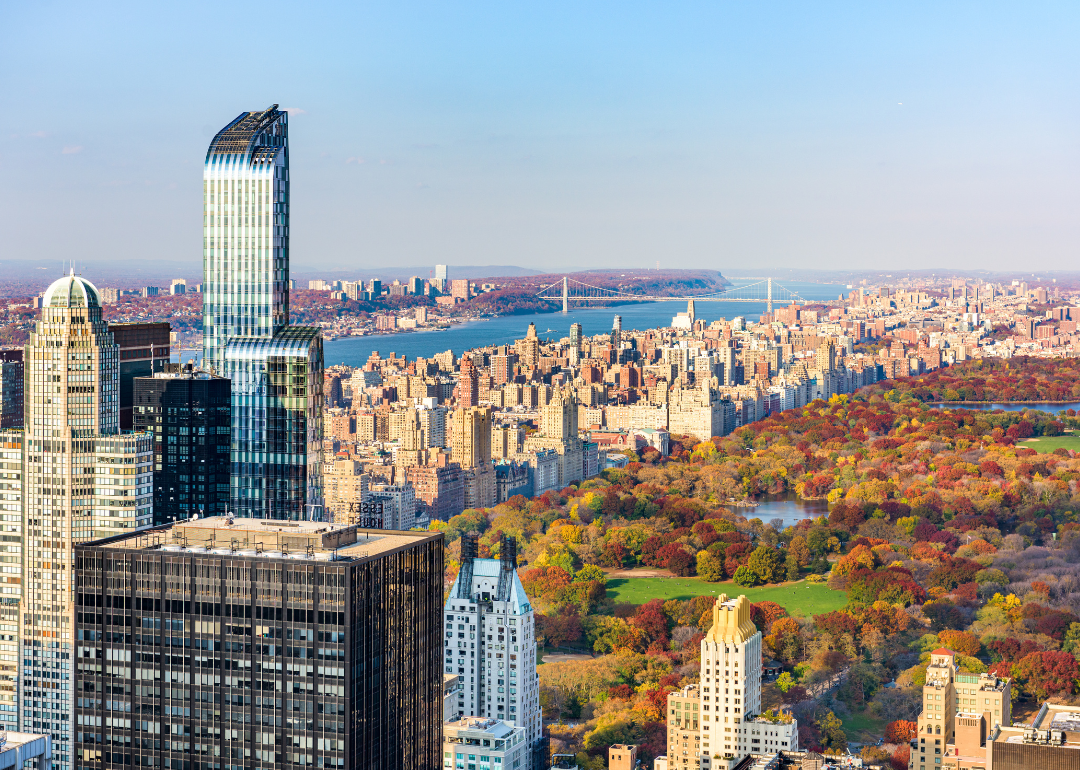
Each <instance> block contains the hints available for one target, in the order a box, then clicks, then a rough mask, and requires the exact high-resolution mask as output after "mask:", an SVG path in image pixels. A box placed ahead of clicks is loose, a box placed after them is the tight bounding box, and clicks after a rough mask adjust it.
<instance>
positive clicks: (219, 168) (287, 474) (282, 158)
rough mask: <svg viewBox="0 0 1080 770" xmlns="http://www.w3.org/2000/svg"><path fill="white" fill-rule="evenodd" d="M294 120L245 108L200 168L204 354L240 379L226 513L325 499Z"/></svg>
mask: <svg viewBox="0 0 1080 770" xmlns="http://www.w3.org/2000/svg"><path fill="white" fill-rule="evenodd" d="M288 134H289V131H288V115H287V114H286V113H285V112H282V111H281V110H279V109H278V108H277V105H276V104H275V105H274V106H272V107H270V108H269V109H266V110H263V111H262V112H245V113H242V114H241V115H240V116H239V117H238V118H236V119H235V120H233V121H232V122H231V123H229V124H228V125H227V126H225V128H223V129H221V131H219V132H218V134H217V136H215V137H214V140H213V141H212V142H211V143H210V148H209V150H207V153H206V164H205V167H204V170H203V292H204V293H203V355H204V361H205V365H206V366H209V367H212V368H213V370H214V371H215V373H217V374H220V375H222V376H225V377H228V378H229V379H231V380H232V435H231V450H230V455H231V461H232V462H231V465H232V477H231V480H230V484H231V487H230V496H229V498H230V501H229V508H230V512H231V513H234V514H236V515H238V516H254V517H259V518H275V519H304V518H308V517H309V516H310V514H311V513H312V512H313V510H314V508H315V507H316V506H319V505H321V503H322V489H321V486H322V485H321V481H320V472H319V470H320V469H319V454H320V451H321V441H322V380H323V353H322V335H321V333H320V331H319V329H318V328H317V327H305V326H290V325H289V143H288Z"/></svg>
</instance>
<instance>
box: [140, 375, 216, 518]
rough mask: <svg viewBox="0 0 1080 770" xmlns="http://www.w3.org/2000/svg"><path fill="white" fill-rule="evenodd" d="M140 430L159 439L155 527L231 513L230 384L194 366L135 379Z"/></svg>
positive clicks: (156, 442)
mask: <svg viewBox="0 0 1080 770" xmlns="http://www.w3.org/2000/svg"><path fill="white" fill-rule="evenodd" d="M134 392H135V407H134V409H135V415H134V416H135V429H136V430H138V431H147V432H149V433H151V434H152V435H153V437H154V524H166V523H168V522H170V521H182V520H184V519H187V518H190V517H191V516H192V514H197V515H200V516H208V515H209V516H216V515H218V514H224V513H227V512H228V505H229V432H230V430H231V426H232V420H231V411H232V410H231V403H230V389H229V381H228V380H227V379H225V378H224V377H217V376H215V375H213V374H210V373H209V372H205V371H201V370H199V369H195V368H193V367H192V365H191V364H166V365H165V371H163V372H158V373H157V374H155V375H154V376H153V377H136V378H135V387H134Z"/></svg>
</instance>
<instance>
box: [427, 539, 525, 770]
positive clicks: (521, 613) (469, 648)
mask: <svg viewBox="0 0 1080 770" xmlns="http://www.w3.org/2000/svg"><path fill="white" fill-rule="evenodd" d="M477 546H478V543H477V537H476V535H475V534H466V535H464V536H463V537H462V538H461V569H460V570H459V572H458V576H457V580H455V581H454V587H453V588H451V589H450V596H449V598H448V599H447V600H446V642H445V653H444V654H445V660H444V665H445V668H444V669H443V670H444V672H445V673H447V674H456V675H457V676H458V678H459V679H460V680H461V684H462V687H461V690H460V691H459V693H458V702H457V709H456V711H457V713H459V714H464V715H466V716H473V717H488V718H490V719H501V720H502V721H504V722H506V723H507V724H510V725H513V726H514V727H521V728H524V730H525V737H526V740H527V741H528V744H529V749H530V761H529V765H528V766H529V767H531V768H532V770H539V768H541V767H546V765H545V764H542V763H543V759H546V758H541V757H540V756H538V754H539V751H538V749H539V746H540V732H541V713H540V677H539V675H538V674H537V673H536V632H535V625H534V620H533V610H532V605H531V604H530V603H529V597H528V596H527V595H526V594H525V589H524V588H522V586H521V581H520V580H519V579H518V575H517V543H516V542H515V541H514V539H513V538H512V537H506V536H504V537H503V539H502V542H501V544H500V548H499V558H498V559H480V558H478V557H477ZM508 770H509V769H508Z"/></svg>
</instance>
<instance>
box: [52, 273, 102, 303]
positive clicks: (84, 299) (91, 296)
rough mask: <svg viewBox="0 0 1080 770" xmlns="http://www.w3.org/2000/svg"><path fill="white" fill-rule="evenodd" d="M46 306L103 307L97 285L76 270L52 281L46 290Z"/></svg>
mask: <svg viewBox="0 0 1080 770" xmlns="http://www.w3.org/2000/svg"><path fill="white" fill-rule="evenodd" d="M42 305H43V306H44V307H86V308H90V307H101V297H100V296H99V295H98V290H97V287H96V286H94V284H92V283H90V282H89V281H88V280H86V279H85V278H83V277H82V276H78V275H75V271H74V270H72V271H71V273H69V274H68V275H65V276H64V277H63V278H59V279H57V280H55V281H53V282H52V285H51V286H49V288H48V289H46V290H45V296H44V298H43V300H42Z"/></svg>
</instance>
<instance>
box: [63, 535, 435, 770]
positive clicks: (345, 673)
mask: <svg viewBox="0 0 1080 770" xmlns="http://www.w3.org/2000/svg"><path fill="white" fill-rule="evenodd" d="M242 521H244V520H241V519H237V520H236V522H235V524H233V523H226V520H225V519H224V518H223V517H219V518H211V519H207V520H198V521H188V522H183V523H181V524H177V525H171V526H164V527H158V528H155V529H152V530H147V531H144V532H142V533H137V534H132V535H127V536H123V537H116V538H112V539H110V540H102V541H98V542H96V543H89V544H85V545H81V546H77V549H76V575H75V580H76V597H77V606H76V642H75V644H76V665H75V669H76V670H75V694H74V695H75V701H76V703H75V707H76V714H75V725H74V728H73V729H74V730H75V740H76V744H75V758H76V762H75V764H76V766H77V767H78V768H80V769H85V770H104V768H110V767H120V766H135V767H155V768H169V769H170V770H241V769H242V770H257V769H258V770H281V769H283V768H301V767H303V768H308V767H323V768H350V769H352V768H373V769H374V768H380V769H382V768H385V769H387V770H399V769H400V770H436V768H439V767H441V764H442V758H441V754H442V746H441V741H442V668H441V661H440V658H441V633H442V624H441V611H442V603H443V598H442V591H443V588H442V584H443V577H442V576H443V543H442V535H441V534H431V533H420V532H415V533H413V532H409V533H405V532H385V531H380V532H365V531H359V530H357V529H356V528H355V527H335V526H333V525H326V524H317V523H314V522H300V523H297V524H292V525H290V524H289V523H282V522H265V524H268V525H271V526H268V527H265V528H264V529H263V530H262V531H259V530H258V526H259V525H260V524H263V522H258V521H252V520H247V521H248V522H250V524H247V525H242V524H240V522H242Z"/></svg>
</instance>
